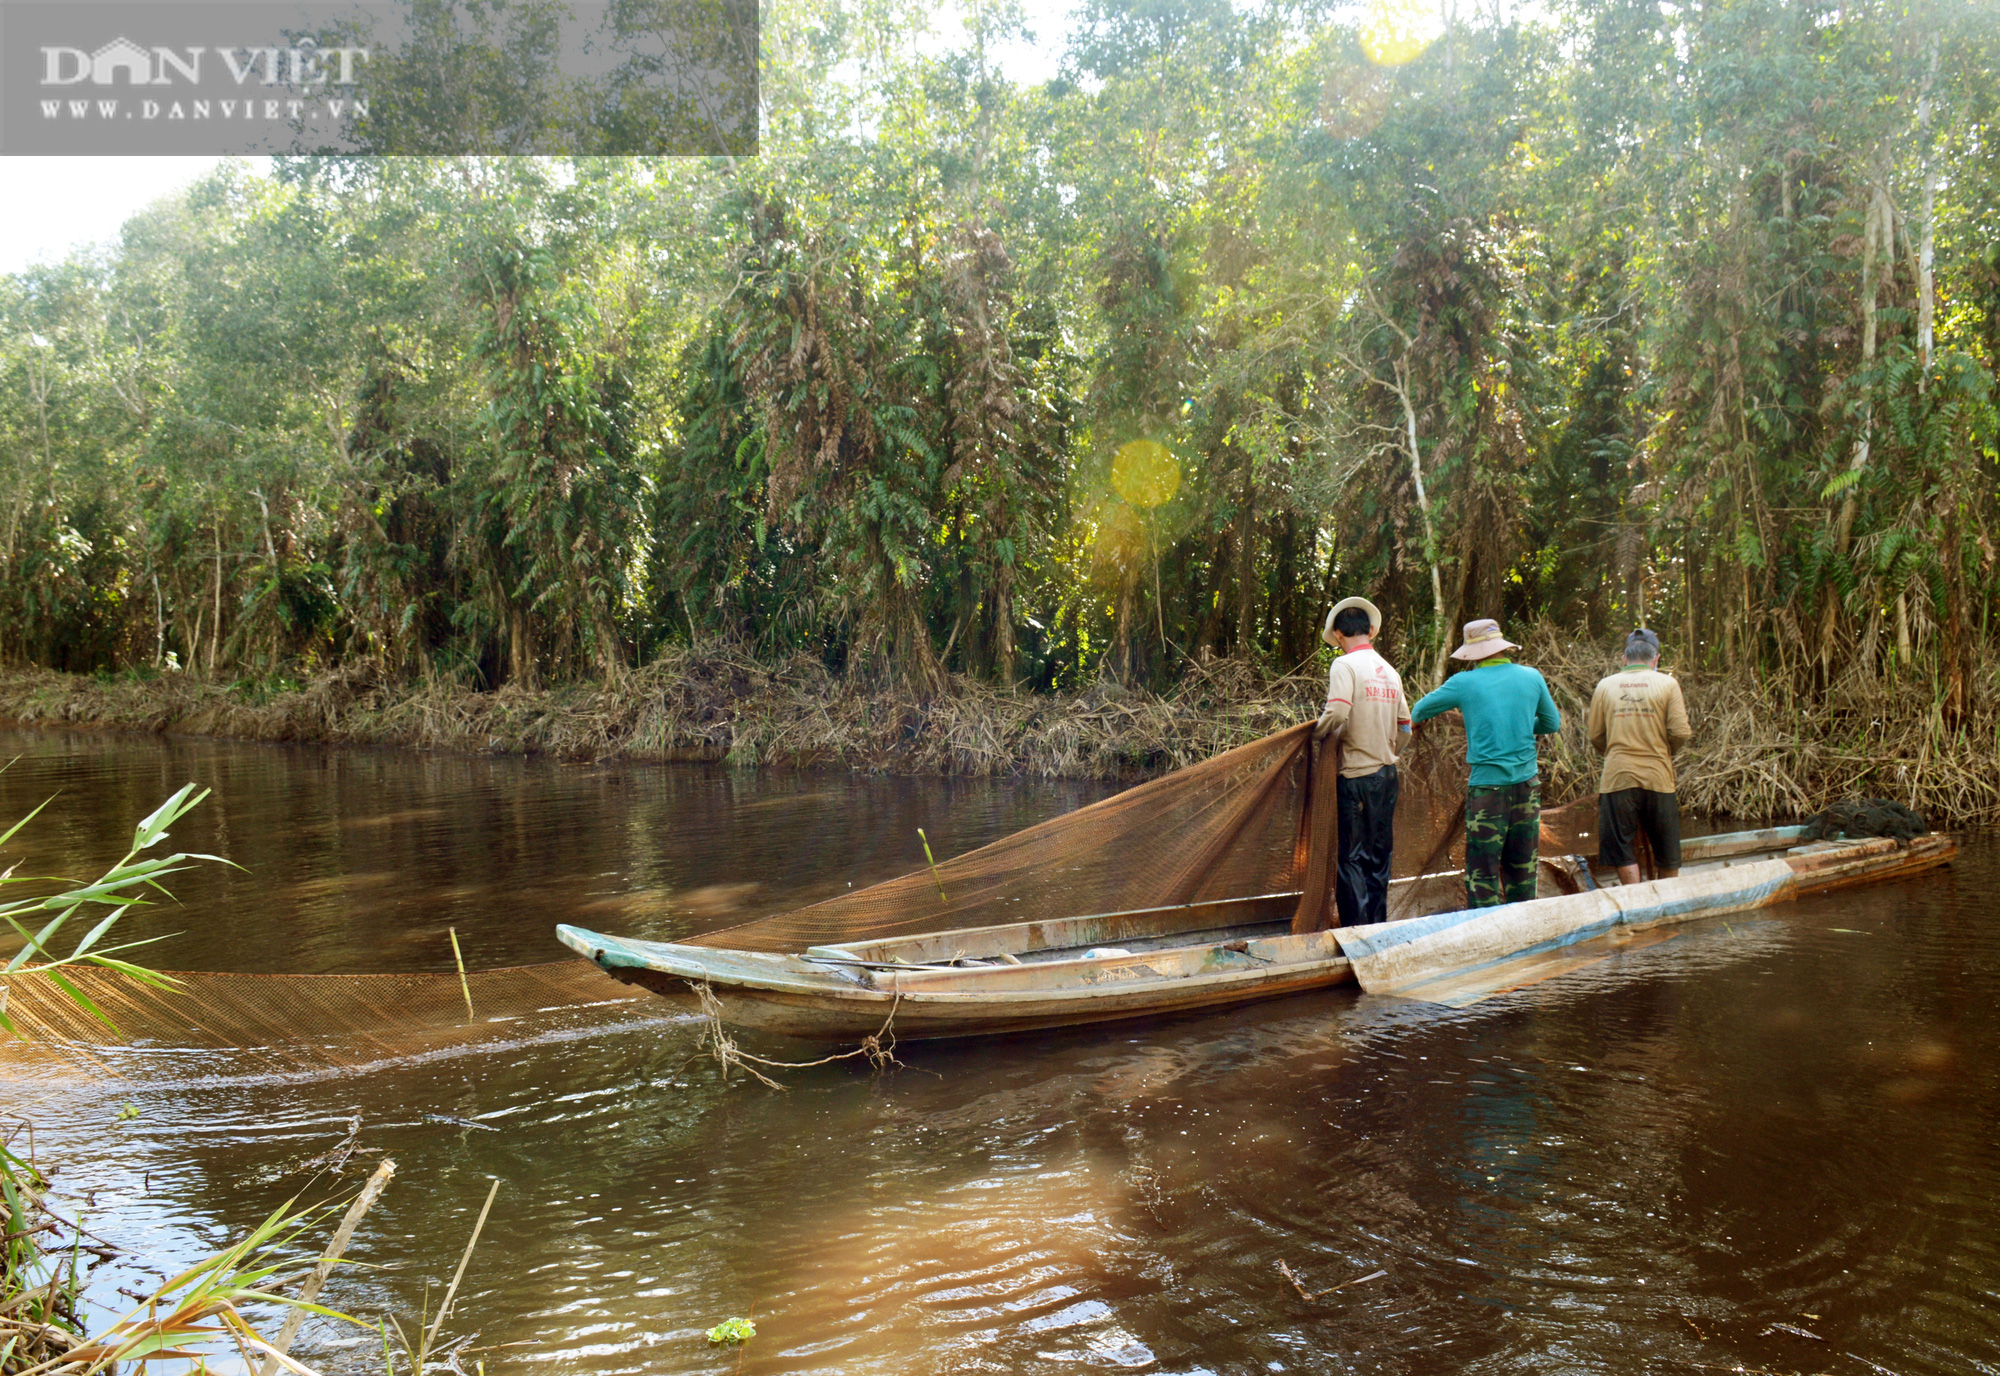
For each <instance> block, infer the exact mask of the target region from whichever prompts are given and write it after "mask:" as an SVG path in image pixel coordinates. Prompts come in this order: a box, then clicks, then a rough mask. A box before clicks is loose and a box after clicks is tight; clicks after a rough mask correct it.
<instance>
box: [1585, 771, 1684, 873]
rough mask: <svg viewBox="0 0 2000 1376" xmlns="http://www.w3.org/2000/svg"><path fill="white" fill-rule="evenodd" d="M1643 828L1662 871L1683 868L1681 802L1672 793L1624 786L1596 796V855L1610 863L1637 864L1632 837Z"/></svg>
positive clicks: (1636, 854)
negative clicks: (1613, 791) (1615, 790)
mask: <svg viewBox="0 0 2000 1376" xmlns="http://www.w3.org/2000/svg"><path fill="white" fill-rule="evenodd" d="M1641 828H1644V830H1645V833H1646V839H1647V840H1648V841H1649V842H1651V843H1652V846H1653V862H1654V863H1655V864H1657V865H1658V866H1659V867H1660V868H1661V869H1663V870H1677V869H1679V868H1680V867H1681V805H1680V800H1679V799H1678V798H1676V797H1675V796H1674V795H1673V794H1671V793H1655V792H1653V791H1652V790H1651V789H1649V788H1621V789H1619V790H1618V791H1617V792H1616V793H1600V794H1598V795H1597V858H1598V859H1599V860H1602V861H1603V862H1604V863H1605V864H1607V865H1636V864H1638V863H1639V856H1638V853H1637V852H1636V851H1635V850H1634V849H1633V845H1632V841H1633V838H1634V837H1636V836H1637V835H1638V834H1639V831H1640V829H1641Z"/></svg>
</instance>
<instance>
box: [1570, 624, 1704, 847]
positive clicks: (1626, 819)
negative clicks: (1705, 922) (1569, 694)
mask: <svg viewBox="0 0 2000 1376" xmlns="http://www.w3.org/2000/svg"><path fill="white" fill-rule="evenodd" d="M1588 721H1589V726H1590V744H1591V748H1592V749H1594V750H1596V751H1597V752H1598V753H1599V754H1601V755H1602V756H1604V772H1603V774H1601V775H1600V776H1599V777H1598V780H1597V837H1598V843H1597V851H1598V855H1599V856H1600V857H1601V858H1603V859H1604V860H1605V861H1607V862H1609V863H1610V864H1613V865H1616V866H1617V867H1618V882H1619V883H1621V884H1636V883H1638V882H1639V856H1638V853H1637V852H1636V851H1635V850H1633V848H1632V841H1633V838H1634V837H1635V836H1636V835H1637V834H1638V832H1639V831H1640V830H1641V829H1642V828H1643V829H1644V830H1645V833H1646V839H1647V841H1648V842H1650V843H1651V844H1652V847H1653V859H1654V860H1656V861H1657V862H1658V863H1659V867H1660V875H1659V877H1660V878H1662V879H1671V878H1673V877H1674V876H1675V875H1677V874H1679V873H1680V870H1681V811H1680V799H1679V798H1678V797H1677V796H1676V795H1675V793H1674V758H1673V757H1674V752H1675V751H1677V750H1679V749H1680V748H1681V747H1682V746H1684V745H1686V744H1687V743H1688V742H1689V741H1691V740H1693V739H1694V728H1692V727H1690V726H1689V725H1688V713H1687V703H1686V701H1684V700H1683V699H1682V697H1681V686H1680V684H1679V683H1677V682H1675V681H1674V679H1673V678H1672V676H1670V675H1668V674H1663V673H1661V672H1660V637H1659V636H1657V635H1655V634H1654V633H1653V632H1652V631H1648V630H1636V631H1634V632H1632V634H1631V635H1629V636H1627V637H1625V668H1624V671H1623V672H1621V673H1616V674H1610V675H1607V676H1606V677H1605V678H1604V679H1603V680H1602V681H1601V682H1599V683H1598V685H1597V691H1596V692H1595V693H1592V694H1591V695H1590V716H1589V718H1588Z"/></svg>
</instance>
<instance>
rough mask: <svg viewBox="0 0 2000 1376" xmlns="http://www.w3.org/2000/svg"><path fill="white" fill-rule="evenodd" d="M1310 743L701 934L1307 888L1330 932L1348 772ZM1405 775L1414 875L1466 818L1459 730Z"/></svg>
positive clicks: (1407, 855) (785, 935) (791, 939)
mask: <svg viewBox="0 0 2000 1376" xmlns="http://www.w3.org/2000/svg"><path fill="white" fill-rule="evenodd" d="M1312 735H1313V728H1312V724H1311V723H1310V722H1308V723H1305V724H1302V725H1299V726H1294V727H1291V728H1289V729H1287V730H1284V731H1280V732H1278V733H1277V734H1276V735H1272V736H1266V737H1265V738H1264V739H1262V740H1259V741H1253V742H1251V743H1250V744H1248V745H1244V746H1239V747H1237V748H1236V749H1234V750H1230V751H1227V752H1225V753H1224V754H1221V755H1217V756H1216V757H1215V758H1213V759H1210V760H1205V761H1203V762H1202V763H1200V764H1196V765H1190V766H1189V767H1188V768H1186V769H1180V770H1176V771H1174V772H1173V773H1172V774H1168V775H1165V776H1163V777H1161V778H1158V779H1154V780H1152V781H1151V782H1148V783H1143V784H1139V785H1137V786H1136V787H1133V788H1130V789H1127V790H1126V791H1125V792H1123V793H1119V794H1116V795H1114V796H1113V797H1110V798H1106V799H1105V800H1103V801H1102V802H1098V803H1093V804H1091V805H1090V806H1089V807H1084V808H1079V809H1078V810H1077V811H1075V812H1071V813H1067V814H1065V815H1063V816H1061V817H1057V818H1054V819H1052V820H1050V821H1047V822H1044V823H1042V824H1041V825H1040V826H1035V827H1030V828H1028V829H1027V830H1026V831H1021V832H1016V833H1015V834H1014V835H1012V836H1007V837H1003V838H1002V839H1001V840H998V841H995V842H993V843H992V844H991V845H988V846H982V847H981V848H979V849H978V850H974V851H968V852H967V853H966V854H964V855H960V856H957V857H956V858H954V859H950V860H946V861H943V862H941V863H939V864H938V865H937V866H936V867H935V868H934V869H932V868H926V869H920V870H916V871H913V872H912V873H909V874H906V875H903V876H901V877H899V878H896V879H891V880H888V881H886V882H885V883H881V884H876V885H874V886H872V887H870V888H866V889H858V890H856V891H855V892H853V893H849V894H842V895H841V896H839V897H837V898H831V899H827V900H826V901H824V902H821V903H815V904H813V905H811V906H809V907H805V908H799V909H796V910H794V911H792V912H787V913H778V914H775V915H772V916H769V917H763V918H758V919H757V920H755V921H752V922H746V923H742V924H740V925H738V926H734V927H727V928H724V929H722V930H721V931H714V932H708V933H705V934H704V935H701V936H698V937H692V938H689V940H690V941H691V942H692V943H693V944H696V945H703V946H723V947H731V948H734V949H737V950H748V951H801V950H804V949H806V948H807V947H810V946H819V945H833V944H841V943H847V942H853V941H878V940H883V939H886V938H890V937H897V936H907V935H913V934H916V933H919V932H935V931H952V930H960V929H964V928H968V927H987V926H997V925H1000V924H1003V923H1011V922H1033V921H1048V920H1054V919H1059V918H1067V917H1077V916H1080V915H1085V914H1089V913H1102V912H1121V911H1129V910H1131V909H1136V908H1155V907H1167V906H1171V905H1174V904H1179V903H1193V902H1199V901H1202V900H1205V899H1217V898H1238V897H1247V896H1250V895H1255V894H1270V893H1288V892H1297V891H1299V890H1301V889H1303V890H1304V891H1305V893H1304V898H1303V899H1302V902H1301V905H1300V910H1299V914H1298V916H1297V917H1296V918H1295V920H1294V924H1293V925H1294V929H1295V930H1299V931H1313V930H1317V929H1319V928H1321V927H1326V926H1331V925H1333V923H1334V920H1335V918H1334V914H1333V908H1332V900H1331V893H1330V890H1331V881H1332V864H1331V861H1332V858H1333V851H1334V847H1335V844H1336V841H1335V828H1334V822H1335V815H1334V813H1335V807H1334V801H1335V796H1334V790H1333V788H1332V787H1331V781H1332V776H1333V773H1334V771H1335V770H1336V769H1337V768H1338V766H1337V763H1336V762H1335V760H1334V758H1333V751H1332V749H1331V748H1330V746H1328V745H1327V744H1324V743H1322V744H1319V745H1315V744H1314V743H1313V739H1312ZM1454 760H1455V761H1456V763H1454ZM1400 767H1401V771H1402V773H1403V785H1402V790H1401V796H1400V798H1399V801H1398V805H1397V813H1396V823H1397V824H1396V854H1397V861H1398V865H1397V867H1396V870H1395V872H1396V873H1398V874H1403V873H1413V872H1415V867H1416V865H1417V864H1418V863H1420V862H1421V861H1422V860H1423V859H1424V857H1425V855H1426V853H1427V852H1428V851H1429V850H1430V849H1431V847H1432V843H1433V841H1434V840H1435V838H1436V837H1438V836H1439V835H1440V834H1441V833H1442V832H1443V831H1444V830H1445V829H1446V828H1447V827H1448V826H1449V824H1450V821H1451V819H1452V818H1453V817H1455V816H1456V815H1457V809H1458V806H1459V802H1460V800H1461V799H1463V797H1464V777H1465V763H1464V749H1463V742H1462V737H1454V736H1453V735H1452V733H1450V732H1449V731H1438V732H1434V733H1426V735H1425V736H1424V737H1422V738H1421V739H1420V740H1419V741H1418V742H1416V743H1415V744H1413V746H1412V748H1411V749H1410V751H1408V752H1407V753H1406V755H1405V757H1404V760H1403V761H1402V763H1401V766H1400ZM1322 781H1324V782H1325V783H1326V785H1327V786H1326V787H1320V786H1319V785H1320V784H1321V782H1322ZM1315 799H1317V802H1318V805H1317V806H1315V805H1314V801H1315Z"/></svg>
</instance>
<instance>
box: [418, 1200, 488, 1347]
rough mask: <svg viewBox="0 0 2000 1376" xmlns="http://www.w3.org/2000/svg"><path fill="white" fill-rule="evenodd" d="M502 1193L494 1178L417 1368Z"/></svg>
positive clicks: (427, 1337) (447, 1288) (453, 1297)
mask: <svg viewBox="0 0 2000 1376" xmlns="http://www.w3.org/2000/svg"><path fill="white" fill-rule="evenodd" d="M499 1193H500V1177H499V1176H497V1175H496V1176H494V1177H493V1188H492V1189H490V1190H488V1191H487V1192H486V1203H485V1204H484V1205H482V1206H481V1207H480V1210H479V1221H478V1222H477V1223H475V1224H473V1225H472V1240H471V1241H469V1242H467V1243H466V1244H465V1255H464V1256H462V1257H460V1258H459V1259H458V1269H457V1270H456V1271H454V1272H452V1273H451V1284H450V1285H448V1286H447V1287H445V1292H444V1303H443V1304H441V1305H439V1306H438V1312H437V1317H436V1318H434V1319H432V1320H431V1326H430V1331H429V1332H428V1333H426V1334H424V1345H423V1347H422V1348H420V1349H419V1350H418V1353H417V1361H416V1368H417V1370H418V1371H419V1372H421V1371H422V1370H423V1369H424V1358H425V1357H427V1356H429V1355H430V1350H431V1344H432V1343H434V1342H436V1341H437V1335H438V1329H440V1328H442V1327H444V1321H445V1316H446V1315H448V1314H450V1313H451V1302H452V1300H453V1299H455V1298H456V1297H457V1295H458V1283H459V1282H460V1281H462V1280H464V1279H465V1263H467V1262H468V1261H471V1260H472V1249H473V1248H475V1247H477V1246H478V1245H479V1235H480V1233H482V1232H484V1231H485V1230H486V1215H487V1214H488V1213H489V1212H491V1210H492V1208H493V1196H494V1195H496V1194H499Z"/></svg>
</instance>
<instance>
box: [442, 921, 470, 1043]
mask: <svg viewBox="0 0 2000 1376" xmlns="http://www.w3.org/2000/svg"><path fill="white" fill-rule="evenodd" d="M445 930H446V931H447V932H450V933H451V958H452V959H453V960H455V961H457V962H458V990H459V992H460V993H461V994H464V995H465V1020H466V1021H467V1022H471V1021H472V1017H473V1013H472V984H471V982H470V981H468V980H467V979H466V978H465V957H464V956H463V955H462V954H460V952H459V949H458V928H456V927H447V928H445Z"/></svg>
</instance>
